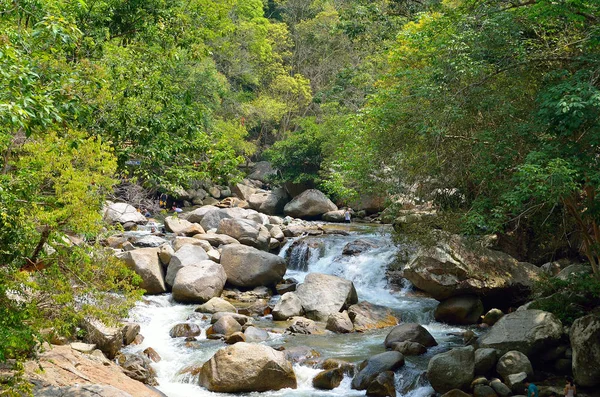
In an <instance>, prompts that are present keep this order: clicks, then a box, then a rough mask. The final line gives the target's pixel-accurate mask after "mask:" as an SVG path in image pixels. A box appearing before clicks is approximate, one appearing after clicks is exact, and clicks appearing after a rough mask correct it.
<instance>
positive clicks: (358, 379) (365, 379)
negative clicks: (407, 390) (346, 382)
mask: <svg viewBox="0 0 600 397" xmlns="http://www.w3.org/2000/svg"><path fill="white" fill-rule="evenodd" d="M403 365H404V356H403V355H402V354H401V353H398V352H395V351H391V352H385V353H380V354H376V355H374V356H373V357H371V358H369V359H367V360H365V361H364V362H363V363H362V364H361V365H360V366H359V371H358V373H357V374H356V375H354V378H352V388H353V389H356V390H366V389H367V387H369V385H370V384H371V382H373V381H374V380H375V379H376V378H377V376H378V375H379V374H380V373H382V372H385V371H395V370H396V369H398V368H400V367H402V366H403Z"/></svg>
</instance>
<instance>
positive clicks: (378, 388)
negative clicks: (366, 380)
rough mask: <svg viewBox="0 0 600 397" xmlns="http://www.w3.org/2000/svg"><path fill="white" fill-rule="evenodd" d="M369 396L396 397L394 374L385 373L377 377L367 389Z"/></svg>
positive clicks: (390, 372)
mask: <svg viewBox="0 0 600 397" xmlns="http://www.w3.org/2000/svg"><path fill="white" fill-rule="evenodd" d="M367 396H381V397H396V386H395V384H394V373H393V372H392V371H385V372H382V373H380V374H379V375H377V378H375V380H374V381H373V382H371V384H369V386H368V387H367Z"/></svg>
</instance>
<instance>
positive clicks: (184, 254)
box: [165, 244, 208, 287]
mask: <svg viewBox="0 0 600 397" xmlns="http://www.w3.org/2000/svg"><path fill="white" fill-rule="evenodd" d="M206 260H208V255H207V254H206V251H205V250H204V248H202V247H201V246H200V245H191V244H188V245H184V246H183V247H181V248H180V249H179V250H177V251H176V252H175V254H173V255H172V256H171V260H170V261H169V266H168V267H167V275H166V276H165V281H166V283H167V285H169V286H171V287H172V286H173V283H174V282H175V277H176V276H177V273H178V272H179V270H181V269H182V268H184V267H186V266H191V265H196V264H198V263H200V262H203V261H206Z"/></svg>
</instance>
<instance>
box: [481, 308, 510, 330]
mask: <svg viewBox="0 0 600 397" xmlns="http://www.w3.org/2000/svg"><path fill="white" fill-rule="evenodd" d="M503 316H504V313H503V312H502V310H500V309H490V310H489V311H488V312H487V313H486V314H485V315H484V316H483V319H482V320H481V322H482V323H484V324H486V325H489V326H490V327H491V326H492V325H494V324H496V323H497V322H498V320H500V319H501V318H502V317H503Z"/></svg>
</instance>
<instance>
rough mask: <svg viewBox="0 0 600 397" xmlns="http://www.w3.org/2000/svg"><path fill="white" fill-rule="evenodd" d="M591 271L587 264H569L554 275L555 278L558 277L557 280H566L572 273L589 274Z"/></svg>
mask: <svg viewBox="0 0 600 397" xmlns="http://www.w3.org/2000/svg"><path fill="white" fill-rule="evenodd" d="M591 273H592V267H591V266H588V265H570V266H567V267H565V268H564V269H563V270H561V271H560V273H558V274H557V275H556V278H557V279H559V280H563V281H566V280H568V279H569V277H571V276H572V275H577V274H591Z"/></svg>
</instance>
